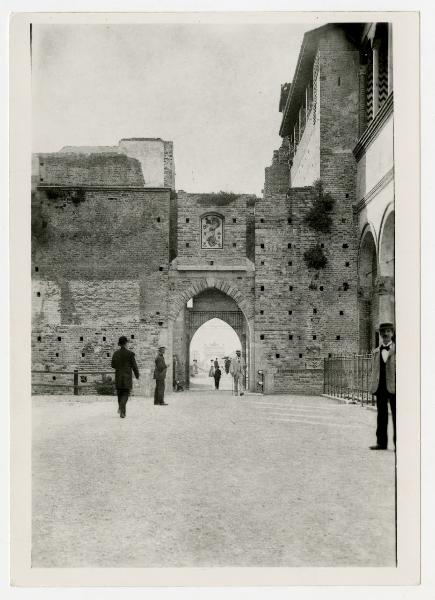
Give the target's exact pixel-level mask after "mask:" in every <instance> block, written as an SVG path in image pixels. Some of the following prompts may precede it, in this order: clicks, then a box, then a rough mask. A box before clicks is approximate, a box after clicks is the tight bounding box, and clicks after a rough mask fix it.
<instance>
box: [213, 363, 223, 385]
mask: <svg viewBox="0 0 435 600" xmlns="http://www.w3.org/2000/svg"><path fill="white" fill-rule="evenodd" d="M221 375H222V371H221V370H220V367H219V363H218V365H217V366H215V369H214V375H213V377H214V387H215V389H216V390H218V389H219V382H220V380H221Z"/></svg>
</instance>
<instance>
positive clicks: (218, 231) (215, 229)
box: [201, 214, 224, 250]
mask: <svg viewBox="0 0 435 600" xmlns="http://www.w3.org/2000/svg"><path fill="white" fill-rule="evenodd" d="M223 239H224V225H223V218H222V217H220V216H219V215H215V214H213V215H205V216H204V217H202V219H201V248H205V249H207V248H209V249H214V250H216V249H219V248H223Z"/></svg>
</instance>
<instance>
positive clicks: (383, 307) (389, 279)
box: [376, 275, 395, 323]
mask: <svg viewBox="0 0 435 600" xmlns="http://www.w3.org/2000/svg"><path fill="white" fill-rule="evenodd" d="M376 291H377V295H378V301H379V322H380V323H384V322H388V321H389V322H391V323H394V312H395V306H394V277H393V276H391V275H383V276H380V277H378V279H377V282H376Z"/></svg>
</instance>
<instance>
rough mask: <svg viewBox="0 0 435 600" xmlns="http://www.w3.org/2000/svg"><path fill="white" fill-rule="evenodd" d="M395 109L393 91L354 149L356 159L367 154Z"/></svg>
mask: <svg viewBox="0 0 435 600" xmlns="http://www.w3.org/2000/svg"><path fill="white" fill-rule="evenodd" d="M393 109H394V102H393V92H391V94H390V95H389V96H388V98H387V99H386V100H385V102H384V103H383V105H382V106H381V108H380V109H379V111H378V113H377V115H376V116H375V118H374V119H373V121H372V122H371V123H370V125H369V126H368V127H367V129H366V130H365V131H364V133H363V134H362V136H361V137H360V139H359V140H358V142H357V144H356V146H355V148H354V149H353V154H354V156H355V158H356V160H359V159H360V158H361V156H363V154H365V152H366V150H367V148H368V147H369V146H370V144H371V143H372V142H373V140H374V139H375V138H376V136H377V135H378V134H379V132H380V130H381V129H382V127H383V126H384V124H385V122H386V121H387V119H388V118H389V117H390V116H391V115H392V114H393Z"/></svg>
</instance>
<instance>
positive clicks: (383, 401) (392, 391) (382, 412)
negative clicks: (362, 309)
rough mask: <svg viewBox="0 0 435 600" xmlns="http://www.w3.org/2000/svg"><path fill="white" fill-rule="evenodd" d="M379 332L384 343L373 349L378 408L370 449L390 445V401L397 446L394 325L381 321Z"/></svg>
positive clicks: (373, 383) (383, 448)
mask: <svg viewBox="0 0 435 600" xmlns="http://www.w3.org/2000/svg"><path fill="white" fill-rule="evenodd" d="M379 334H380V336H381V338H382V344H381V345H380V346H379V347H378V348H375V350H373V359H372V379H371V386H370V391H371V393H372V394H375V395H376V406H377V409H378V418H377V429H376V440H377V443H376V445H375V446H370V450H386V449H387V447H388V435H387V430H388V403H390V407H391V416H392V419H393V429H394V447H396V345H395V344H394V342H393V336H394V326H393V324H392V323H381V324H380V325H379Z"/></svg>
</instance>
